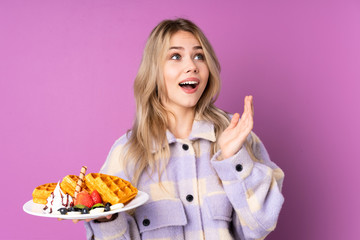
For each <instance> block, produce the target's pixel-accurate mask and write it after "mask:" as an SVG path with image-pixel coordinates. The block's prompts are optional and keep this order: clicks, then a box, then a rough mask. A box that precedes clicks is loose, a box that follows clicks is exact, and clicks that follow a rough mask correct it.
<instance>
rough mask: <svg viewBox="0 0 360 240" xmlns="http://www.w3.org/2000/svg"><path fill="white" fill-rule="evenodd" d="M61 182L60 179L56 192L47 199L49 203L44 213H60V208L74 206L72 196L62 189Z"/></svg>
mask: <svg viewBox="0 0 360 240" xmlns="http://www.w3.org/2000/svg"><path fill="white" fill-rule="evenodd" d="M59 183H60V181H59V182H58V184H57V185H56V187H55V190H54V192H52V193H51V195H50V196H49V197H48V198H47V199H46V200H47V203H46V206H45V207H44V209H43V211H44V213H50V214H60V211H58V209H60V208H67V207H72V206H73V205H74V202H73V199H72V197H71V196H70V195H69V194H65V193H64V192H63V191H62V190H61V188H60V184H59Z"/></svg>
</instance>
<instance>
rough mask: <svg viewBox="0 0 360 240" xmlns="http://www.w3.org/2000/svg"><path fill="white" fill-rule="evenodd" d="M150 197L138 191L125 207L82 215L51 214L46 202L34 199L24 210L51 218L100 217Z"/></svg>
mask: <svg viewBox="0 0 360 240" xmlns="http://www.w3.org/2000/svg"><path fill="white" fill-rule="evenodd" d="M148 199H149V195H148V194H147V193H145V192H142V191H138V194H137V195H136V197H135V198H134V199H133V200H131V201H130V202H129V203H128V204H126V205H125V206H124V207H123V208H118V209H115V210H112V211H108V212H102V213H96V214H80V215H61V214H49V213H44V212H43V208H44V207H45V205H44V204H39V203H34V202H33V200H30V201H28V202H26V203H25V204H24V206H23V210H24V211H25V212H26V213H28V214H31V215H35V216H39V217H49V218H62V219H87V218H99V217H105V216H107V215H110V214H114V213H118V212H124V211H128V210H131V209H134V208H137V207H139V206H141V205H143V204H144V203H145V202H146V201H147V200H148Z"/></svg>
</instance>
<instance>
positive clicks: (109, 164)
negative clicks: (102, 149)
mask: <svg viewBox="0 0 360 240" xmlns="http://www.w3.org/2000/svg"><path fill="white" fill-rule="evenodd" d="M130 134H131V132H127V133H125V134H124V135H122V136H121V137H120V138H118V139H117V140H116V141H115V143H114V144H113V145H112V147H111V149H110V151H109V154H108V156H107V158H106V161H105V163H104V165H103V166H102V168H101V170H100V172H101V173H106V174H109V175H118V173H119V172H120V171H123V169H122V168H123V167H122V164H121V157H122V155H123V154H124V147H125V146H126V143H127V142H128V140H129V137H130Z"/></svg>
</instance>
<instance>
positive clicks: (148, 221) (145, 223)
mask: <svg viewBox="0 0 360 240" xmlns="http://www.w3.org/2000/svg"><path fill="white" fill-rule="evenodd" d="M143 225H144V226H145V227H147V226H149V225H150V220H149V219H144V221H143Z"/></svg>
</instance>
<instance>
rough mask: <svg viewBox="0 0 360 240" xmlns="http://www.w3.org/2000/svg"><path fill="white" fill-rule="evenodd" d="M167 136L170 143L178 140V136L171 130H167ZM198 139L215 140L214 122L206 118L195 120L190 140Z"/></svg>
mask: <svg viewBox="0 0 360 240" xmlns="http://www.w3.org/2000/svg"><path fill="white" fill-rule="evenodd" d="M166 138H167V140H168V143H169V144H172V143H174V142H176V141H177V139H176V137H175V136H174V135H173V134H172V133H171V132H170V131H169V130H166ZM198 139H205V140H208V141H210V142H215V141H216V137H215V129H214V124H212V123H211V122H208V121H205V120H194V122H193V126H192V129H191V133H190V135H189V138H188V140H190V141H195V140H198Z"/></svg>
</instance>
